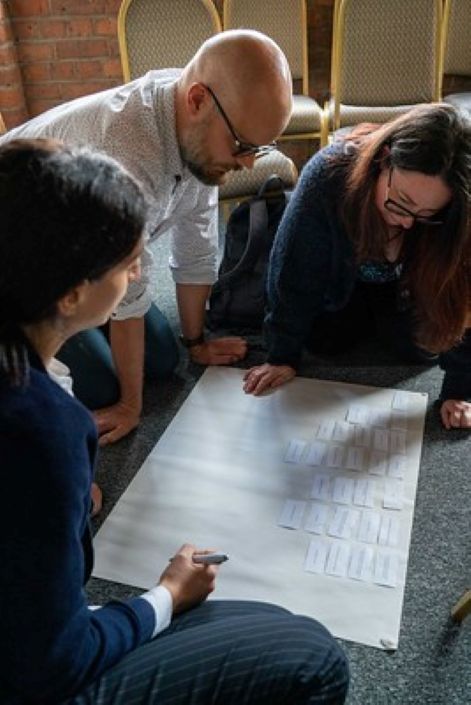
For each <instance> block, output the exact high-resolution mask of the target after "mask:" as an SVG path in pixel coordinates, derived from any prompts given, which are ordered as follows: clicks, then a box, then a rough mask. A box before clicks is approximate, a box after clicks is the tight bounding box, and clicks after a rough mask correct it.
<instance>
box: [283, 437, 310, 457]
mask: <svg viewBox="0 0 471 705" xmlns="http://www.w3.org/2000/svg"><path fill="white" fill-rule="evenodd" d="M305 448H306V441H300V440H298V439H297V438H293V439H292V440H291V441H290V442H289V444H288V448H287V449H286V453H285V463H300V462H301V458H302V455H303V453H304V449H305Z"/></svg>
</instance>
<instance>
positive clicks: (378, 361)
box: [88, 238, 471, 705]
mask: <svg viewBox="0 0 471 705" xmlns="http://www.w3.org/2000/svg"><path fill="white" fill-rule="evenodd" d="M167 247H168V243H166V242H165V239H164V238H163V239H162V242H160V243H158V244H157V246H156V248H155V256H156V271H157V277H156V281H157V285H156V290H155V299H156V302H157V304H158V305H159V306H160V308H161V309H162V310H163V312H164V313H165V314H166V315H167V317H168V318H169V320H170V322H171V324H172V326H173V327H174V328H175V330H176V331H177V330H178V323H177V314H176V308H175V297H174V291H173V284H172V282H171V279H170V275H169V272H168V267H167V257H168V252H167ZM249 342H250V345H251V347H250V351H249V355H248V358H247V360H246V361H245V362H244V364H243V365H241V367H248V366H251V365H253V364H257V363H258V362H261V361H263V344H262V341H261V339H260V338H258V337H253V336H252V337H249ZM372 361H374V362H373V364H372ZM202 371H203V370H202V369H201V368H200V367H198V366H196V365H193V364H191V363H189V362H188V359H187V357H186V355H185V354H182V359H181V362H180V365H179V367H178V369H177V371H176V373H175V375H174V376H173V377H172V378H171V379H169V380H167V381H165V382H161V383H159V384H150V383H149V384H146V386H145V393H144V413H143V418H142V422H141V424H140V426H139V428H138V429H137V430H136V431H135V432H133V433H132V434H131V435H130V436H129V437H128V438H126V439H123V440H122V441H121V442H120V443H118V444H116V445H114V446H112V447H109V448H107V449H105V450H103V451H102V453H101V457H100V462H99V466H98V482H99V483H100V485H101V486H102V488H103V491H104V496H105V505H104V510H103V512H102V514H101V516H100V517H99V519H97V520H95V529H97V528H98V527H99V526H100V525H101V523H102V522H103V521H104V520H105V519H106V516H107V515H108V513H109V512H110V511H111V509H112V508H113V506H114V505H115V503H116V502H117V501H118V499H119V497H120V496H121V494H122V493H123V491H124V490H125V489H126V487H127V486H128V484H129V482H130V481H131V479H132V478H133V477H134V475H135V473H136V472H137V471H138V470H139V468H140V466H141V465H142V463H143V461H144V460H145V458H146V457H147V455H148V454H149V452H150V451H151V450H152V448H153V447H154V445H155V443H156V442H157V441H158V439H159V438H160V436H161V434H162V433H163V431H164V430H165V428H166V427H167V426H168V424H169V423H170V421H171V420H172V418H173V417H174V415H175V413H176V412H177V411H178V409H179V408H180V406H181V404H182V403H183V401H184V400H185V399H186V397H187V396H188V394H189V393H190V392H191V390H192V388H193V386H194V385H195V383H196V382H197V380H198V379H199V377H200V375H201V374H202ZM300 375H302V376H305V377H316V378H320V379H329V380H340V381H343V382H352V383H358V384H367V385H373V386H379V387H397V388H399V389H408V390H410V391H420V392H427V393H428V394H429V407H428V411H427V417H426V425H425V436H424V445H423V454H422V462H421V467H420V475H419V484H418V491H417V498H416V507H415V518H414V525H413V531H412V540H411V546H410V554H409V565H408V572H407V582H406V589H405V599H404V608H403V615H402V625H401V633H400V641H399V649H398V650H397V651H396V652H395V653H385V652H383V651H379V650H376V649H373V648H369V647H365V646H362V645H359V644H353V643H350V642H343V647H344V648H345V651H346V653H347V655H348V657H349V660H350V668H351V679H352V682H351V689H350V693H349V697H348V701H347V703H348V705H470V704H471V664H470V660H471V658H470V657H471V617H469V618H468V620H467V621H465V622H464V623H463V624H462V625H461V626H460V627H456V626H455V625H454V624H453V623H452V622H451V620H450V618H449V613H450V608H451V606H452V605H453V604H454V603H455V602H456V600H457V599H458V598H459V597H460V595H461V594H462V593H463V592H464V590H465V589H467V588H469V587H471V559H470V555H471V554H470V550H469V544H470V538H471V526H470V525H471V521H470V519H471V492H470V490H471V460H470V453H471V442H470V439H471V434H468V433H466V432H460V431H445V430H444V429H443V428H442V426H441V423H440V420H439V418H438V413H437V410H436V408H434V406H433V402H434V400H435V399H436V397H437V395H438V393H439V390H440V385H441V379H442V373H441V371H440V370H439V369H438V368H437V367H434V368H424V367H419V366H416V367H410V366H409V367H405V366H400V365H397V363H395V361H394V360H393V359H391V358H390V356H389V354H388V352H387V351H384V350H381V349H380V348H379V347H378V346H377V345H376V344H375V343H374V341H372V342H371V343H368V344H365V345H364V346H362V348H359V349H358V350H356V351H354V353H353V354H349V355H346V356H342V357H335V358H332V359H323V358H319V357H313V356H306V358H305V359H304V362H303V366H302V368H301V370H300ZM162 568H163V566H158V565H156V567H155V574H156V578H157V577H158V575H159V574H160V572H161V570H162ZM139 592H140V591H139V590H137V589H136V588H133V587H132V586H124V585H118V584H115V583H110V582H108V581H103V580H98V579H92V580H91V581H90V583H89V585H88V594H89V598H90V601H91V602H92V603H93V604H103V603H104V602H106V601H107V600H108V599H110V598H112V597H113V598H124V597H127V596H130V595H134V594H139ZM216 596H217V592H216ZM313 599H314V600H315V596H314V597H313ZM289 705H296V704H295V703H290V704H289Z"/></svg>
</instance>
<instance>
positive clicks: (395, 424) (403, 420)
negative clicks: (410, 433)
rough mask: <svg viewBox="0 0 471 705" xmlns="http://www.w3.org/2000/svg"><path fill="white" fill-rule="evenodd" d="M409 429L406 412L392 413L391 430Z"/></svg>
mask: <svg viewBox="0 0 471 705" xmlns="http://www.w3.org/2000/svg"><path fill="white" fill-rule="evenodd" d="M407 427H408V418H407V414H406V412H405V411H394V410H393V411H392V412H391V424H390V428H391V430H396V429H397V430H398V431H406V430H407Z"/></svg>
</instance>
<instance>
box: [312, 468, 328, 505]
mask: <svg viewBox="0 0 471 705" xmlns="http://www.w3.org/2000/svg"><path fill="white" fill-rule="evenodd" d="M311 497H312V499H323V500H324V502H330V500H331V499H332V478H331V477H330V476H329V475H321V474H317V475H314V480H313V482H312V488H311Z"/></svg>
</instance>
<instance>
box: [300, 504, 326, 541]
mask: <svg viewBox="0 0 471 705" xmlns="http://www.w3.org/2000/svg"><path fill="white" fill-rule="evenodd" d="M328 516H329V507H328V505H327V504H320V503H319V502H313V503H312V504H311V509H310V511H309V514H308V517H307V519H306V523H305V524H304V528H305V529H306V531H310V532H311V533H312V534H323V533H324V531H325V528H326V524H327V517H328Z"/></svg>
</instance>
